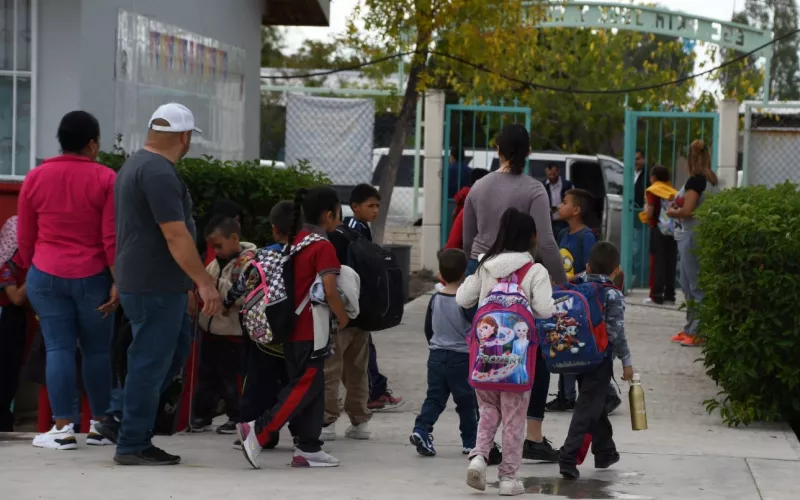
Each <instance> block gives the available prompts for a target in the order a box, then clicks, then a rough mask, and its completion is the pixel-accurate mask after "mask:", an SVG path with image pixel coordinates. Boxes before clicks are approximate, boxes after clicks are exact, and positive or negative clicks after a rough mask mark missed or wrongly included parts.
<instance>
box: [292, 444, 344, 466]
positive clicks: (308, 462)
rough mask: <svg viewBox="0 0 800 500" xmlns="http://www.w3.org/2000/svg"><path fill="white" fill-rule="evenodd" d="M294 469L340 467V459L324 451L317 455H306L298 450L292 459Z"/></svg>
mask: <svg viewBox="0 0 800 500" xmlns="http://www.w3.org/2000/svg"><path fill="white" fill-rule="evenodd" d="M292 467H339V459H338V458H336V457H334V456H333V455H328V454H327V453H325V452H324V451H322V450H320V451H318V452H316V453H306V452H304V451H301V450H299V449H297V448H296V449H295V450H294V457H293V458H292Z"/></svg>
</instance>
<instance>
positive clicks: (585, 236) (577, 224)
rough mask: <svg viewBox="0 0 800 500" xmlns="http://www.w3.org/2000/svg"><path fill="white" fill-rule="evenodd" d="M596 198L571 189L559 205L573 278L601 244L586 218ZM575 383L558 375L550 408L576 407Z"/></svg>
mask: <svg viewBox="0 0 800 500" xmlns="http://www.w3.org/2000/svg"><path fill="white" fill-rule="evenodd" d="M593 205H594V197H593V196H592V194H591V193H590V192H588V191H586V190H584V189H570V190H569V191H567V192H566V194H565V195H564V199H563V200H561V205H559V207H558V219H559V220H561V221H563V222H566V223H567V225H568V227H566V228H564V229H563V230H561V232H560V233H559V234H558V235H557V236H556V240H557V241H558V246H559V247H560V248H561V258H562V259H563V260H564V272H565V273H567V278H569V280H570V281H573V280H574V279H575V277H576V276H578V275H579V274H581V273H582V272H584V271H585V270H586V259H588V258H589V252H590V251H591V250H592V247H593V246H594V244H595V243H597V237H596V236H595V235H594V233H593V232H592V230H591V229H590V228H589V227H588V226H586V224H585V222H584V221H585V218H586V217H587V216H589V215H590V214H591V213H592V206H593ZM575 384H576V379H575V377H574V376H573V375H561V376H559V377H558V395H557V396H556V398H555V399H553V400H552V401H550V402H549V403H547V405H545V409H546V410H547V411H571V410H573V409H574V408H575V398H576V392H575Z"/></svg>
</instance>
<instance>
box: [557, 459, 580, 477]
mask: <svg viewBox="0 0 800 500" xmlns="http://www.w3.org/2000/svg"><path fill="white" fill-rule="evenodd" d="M558 471H559V472H560V473H561V475H562V476H564V479H578V478H579V477H581V473H580V472H578V466H577V465H568V464H565V463H563V462H560V463H559V464H558Z"/></svg>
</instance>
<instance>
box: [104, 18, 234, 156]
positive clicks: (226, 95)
mask: <svg viewBox="0 0 800 500" xmlns="http://www.w3.org/2000/svg"><path fill="white" fill-rule="evenodd" d="M244 70H245V51H244V50H243V49H241V48H238V47H234V46H232V45H227V44H225V43H222V42H220V41H218V40H215V39H213V38H209V37H206V36H202V35H198V34H195V33H191V32H188V31H186V30H183V29H181V28H179V27H177V26H173V25H170V24H166V23H163V22H160V21H157V20H155V19H150V18H148V17H145V16H141V15H138V14H134V13H132V12H127V11H124V10H120V11H119V17H118V25H117V53H116V67H115V77H116V78H115V84H116V108H115V110H114V116H115V130H116V132H117V133H118V134H122V146H123V148H125V149H126V150H128V151H135V150H136V149H139V148H141V147H142V146H143V145H144V139H145V136H146V133H147V122H148V120H149V119H150V116H151V115H152V113H153V111H155V109H156V108H157V107H158V106H160V105H161V104H164V103H167V102H179V103H181V104H183V105H185V106H187V107H188V108H189V109H191V110H192V113H194V117H195V122H196V125H197V127H198V128H200V129H201V130H202V131H203V134H202V135H199V136H195V137H193V138H192V150H191V154H192V156H200V155H211V156H214V157H217V158H221V159H224V160H241V159H244V158H243V156H244V136H245V133H244V115H245V80H244V73H245V71H244Z"/></svg>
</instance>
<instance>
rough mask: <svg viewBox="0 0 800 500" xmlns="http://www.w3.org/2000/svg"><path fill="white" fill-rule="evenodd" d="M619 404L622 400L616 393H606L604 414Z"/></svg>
mask: <svg viewBox="0 0 800 500" xmlns="http://www.w3.org/2000/svg"><path fill="white" fill-rule="evenodd" d="M621 404H622V400H621V399H620V398H619V396H617V395H616V394H608V395H606V414H607V415H611V414H612V413H613V412H614V410H616V409H617V408H619V407H620V405H621Z"/></svg>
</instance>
